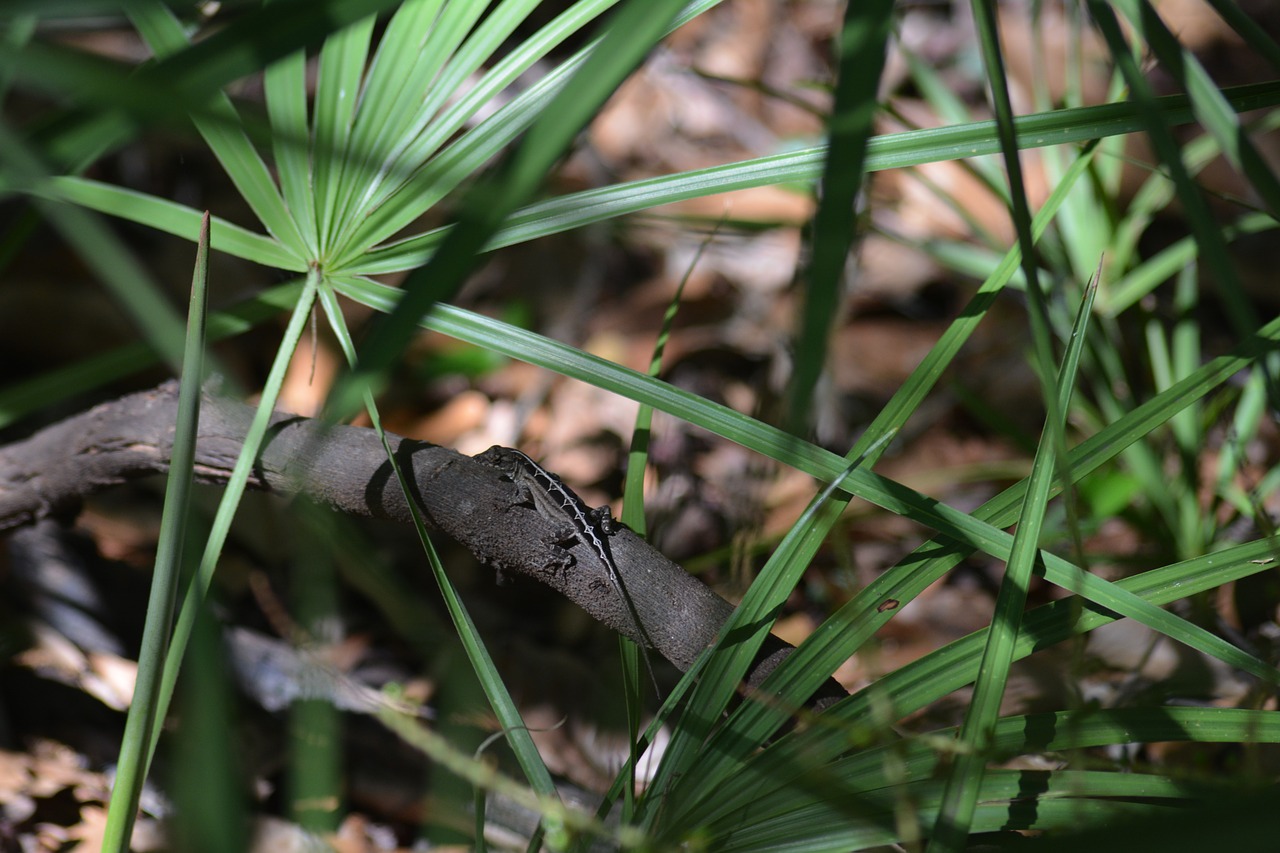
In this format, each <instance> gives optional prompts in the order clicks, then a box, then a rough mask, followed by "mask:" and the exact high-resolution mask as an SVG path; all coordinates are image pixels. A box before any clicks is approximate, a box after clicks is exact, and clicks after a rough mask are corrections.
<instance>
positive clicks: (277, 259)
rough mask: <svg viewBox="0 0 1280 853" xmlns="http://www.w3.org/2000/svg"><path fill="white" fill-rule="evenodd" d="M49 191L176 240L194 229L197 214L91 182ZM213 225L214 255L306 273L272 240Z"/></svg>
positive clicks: (302, 261) (75, 180)
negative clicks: (223, 254)
mask: <svg viewBox="0 0 1280 853" xmlns="http://www.w3.org/2000/svg"><path fill="white" fill-rule="evenodd" d="M49 188H50V194H51V195H53V196H54V197H56V198H58V199H62V200H64V201H68V202H72V203H75V204H78V205H80V206H81V207H85V208H88V209H89V210H96V211H98V212H99V213H106V214H108V215H110V216H116V217H119V218H121V219H127V220H129V221H130V222H137V223H138V224H140V225H146V226H147V227H149V228H154V229H156V230H157V231H162V232H164V233H166V234H173V235H175V236H178V237H182V236H186V233H187V230H188V229H189V228H191V227H198V226H199V224H200V218H201V215H202V214H201V213H200V212H199V211H197V210H195V209H194V208H191V207H188V206H186V205H184V204H179V203H177V202H174V201H170V200H168V199H163V198H159V197H157V196H153V195H148V194H147V193H140V192H137V191H135V190H130V189H125V188H124V187H117V186H114V185H112V184H108V183H103V182H102V181H95V180H93V179H91V178H80V177H73V176H62V177H58V178H54V179H53V180H52V181H50V182H49ZM213 225H214V237H213V241H214V242H213V248H214V249H215V250H216V251H219V252H226V253H227V254H229V255H235V256H236V257H239V258H244V259H245V260H247V261H253V262H254V263H257V264H262V265H263V266H266V267H272V268H274V269H280V270H289V271H291V272H305V271H306V269H307V263H306V258H305V257H304V256H301V255H297V254H295V253H294V252H293V250H292V249H290V248H288V247H286V246H284V245H283V244H281V243H280V241H279V240H276V239H275V238H273V237H268V236H266V235H265V234H257V233H255V232H253V231H250V230H248V229H247V228H244V227H242V226H239V225H234V224H232V223H230V222H227V221H226V220H225V219H221V218H219V217H216V216H215V217H214V218H213Z"/></svg>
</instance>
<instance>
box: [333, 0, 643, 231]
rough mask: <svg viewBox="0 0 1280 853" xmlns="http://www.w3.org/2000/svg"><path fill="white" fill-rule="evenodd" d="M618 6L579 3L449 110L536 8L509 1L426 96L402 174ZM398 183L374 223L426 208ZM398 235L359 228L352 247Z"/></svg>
mask: <svg viewBox="0 0 1280 853" xmlns="http://www.w3.org/2000/svg"><path fill="white" fill-rule="evenodd" d="M617 2H618V0H580V2H578V3H575V4H574V5H573V6H572V7H570V8H569V9H567V10H565V11H564V12H563V13H561V14H560V15H558V16H557V17H556V18H555V19H554V20H553V21H551V22H550V23H549V24H547V25H546V26H545V27H543V28H542V29H540V30H538V32H537V33H535V34H533V35H532V36H529V37H526V38H521V39H520V42H519V44H517V45H515V46H514V49H512V50H511V51H510V52H509V53H507V54H506V55H505V56H503V57H502V58H501V59H500V60H498V61H497V62H496V63H495V64H494V66H493V67H492V68H490V69H487V70H485V71H484V72H483V76H482V77H481V79H480V80H479V81H478V82H477V83H476V84H475V85H473V86H471V87H469V88H468V89H467V90H466V92H465V93H462V94H461V97H458V98H457V100H456V101H455V102H454V103H452V104H449V105H447V106H446V105H445V103H444V99H445V96H446V95H447V94H450V93H452V94H453V95H455V96H456V95H458V94H459V89H460V88H461V87H462V84H463V82H464V81H465V80H466V78H467V77H468V76H469V75H472V74H475V73H477V72H479V71H480V66H481V64H482V63H483V62H485V61H486V60H488V59H489V58H491V57H492V56H493V54H494V53H495V52H497V51H498V50H499V48H501V47H503V42H504V41H505V40H506V39H507V38H508V37H509V36H510V34H511V32H512V30H513V28H514V27H516V26H518V25H519V23H520V22H521V21H522V20H523V19H524V18H525V17H526V16H527V15H528V13H529V11H530V10H531V9H532V8H534V7H535V6H536V5H537V0H506V2H504V3H503V4H502V6H501V7H499V9H497V10H495V11H494V12H493V13H492V14H491V15H489V16H487V17H486V18H485V19H484V21H482V22H481V23H480V25H479V26H478V27H477V28H476V31H475V32H474V33H473V34H472V35H471V36H470V37H469V38H468V39H467V41H466V43H465V44H464V45H463V46H462V47H461V48H460V49H459V50H458V52H457V53H456V54H455V55H454V56H453V58H452V59H451V60H450V62H449V65H448V67H447V68H446V69H445V71H444V74H443V76H442V78H441V79H440V80H439V81H438V82H437V83H436V84H434V85H433V86H432V87H431V89H430V90H429V91H428V92H427V97H426V98H425V100H424V101H423V104H422V107H421V108H420V109H419V115H418V121H417V123H416V125H415V127H414V130H413V134H412V141H411V142H410V143H409V145H408V146H407V147H406V148H405V149H404V151H403V152H402V153H401V155H400V162H401V163H402V164H403V165H402V166H401V167H400V171H401V172H405V171H406V170H411V171H417V170H418V169H419V168H420V167H421V165H422V164H425V163H426V162H427V160H428V158H429V157H431V156H432V155H434V154H435V153H436V152H437V151H438V150H439V149H440V147H441V146H442V145H444V144H445V142H446V141H448V140H449V139H450V138H451V137H453V136H454V135H455V134H456V133H458V131H459V130H461V129H462V127H463V125H464V124H465V123H466V122H467V121H469V120H471V119H473V118H474V117H475V115H476V113H478V112H479V111H480V109H481V108H482V107H484V106H485V105H486V104H488V103H490V102H491V101H492V100H493V99H494V97H495V96H497V95H498V94H499V93H500V92H501V91H503V90H504V89H505V88H506V87H507V86H509V85H510V84H511V83H513V82H514V81H515V80H516V78H517V77H519V76H520V75H521V74H523V73H524V72H526V71H528V70H529V68H530V67H532V66H533V64H534V63H535V62H538V61H540V60H542V59H544V58H545V57H546V56H547V54H548V53H549V52H550V51H551V50H552V49H553V48H554V47H556V46H557V45H559V44H561V43H562V42H563V41H564V40H565V39H566V38H568V37H569V36H571V35H573V34H574V33H575V32H577V31H578V30H579V29H581V28H582V27H583V26H585V25H587V24H589V23H591V21H593V20H594V19H595V18H596V17H598V16H599V15H600V14H601V13H603V12H604V11H605V10H607V9H608V8H609V7H611V6H613V5H615V4H616V3H617ZM572 63H573V60H570V62H569V63H568V64H570V65H571V64H572ZM553 73H554V74H557V75H559V74H563V73H565V71H564V70H563V67H562V68H561V69H557V70H556V71H555V72H553ZM518 97H522V96H518ZM495 127H496V126H495V125H490V129H486V130H485V131H484V132H483V133H481V135H482V136H484V135H488V134H489V133H490V132H491V130H492V129H493V128H495ZM503 135H504V136H506V135H507V134H503ZM397 177H398V180H390V179H389V180H387V181H384V182H383V183H382V185H381V187H380V189H379V192H378V193H377V194H376V195H375V196H374V197H373V198H372V199H371V200H370V203H369V207H370V208H371V209H372V217H371V218H377V219H378V220H385V221H387V222H388V223H393V222H396V221H401V219H402V216H403V214H402V213H398V211H408V210H411V209H413V208H414V207H415V206H418V207H421V206H422V202H418V203H417V204H416V205H415V203H414V202H413V195H412V192H411V191H407V190H405V184H406V183H407V182H409V181H410V180H412V176H411V175H410V174H401V175H398V176H397ZM402 191H403V193H402ZM398 230H399V228H398V227H396V226H395V225H394V224H387V225H384V224H381V223H368V224H361V226H360V230H359V231H358V232H357V234H356V235H355V236H353V237H352V238H351V241H350V242H351V243H352V244H354V245H364V246H371V245H373V244H374V243H378V242H381V240H383V239H386V238H387V237H390V236H391V235H392V234H394V233H395V232H396V231H398Z"/></svg>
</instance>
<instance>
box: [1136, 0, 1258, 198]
mask: <svg viewBox="0 0 1280 853" xmlns="http://www.w3.org/2000/svg"><path fill="white" fill-rule="evenodd" d="M1115 5H1116V6H1117V7H1118V8H1119V9H1120V11H1121V12H1122V13H1123V14H1124V16H1125V18H1127V19H1128V21H1129V23H1130V25H1131V26H1133V27H1134V28H1135V29H1136V30H1137V31H1138V32H1139V33H1140V34H1141V36H1142V39H1143V41H1144V42H1145V43H1146V44H1147V45H1148V46H1149V47H1150V48H1151V50H1152V51H1153V52H1154V53H1155V55H1156V58H1157V59H1159V60H1160V64H1161V66H1163V67H1164V69H1165V70H1166V71H1167V72H1168V73H1169V74H1170V75H1171V76H1172V77H1173V79H1174V80H1175V81H1177V83H1178V84H1179V86H1180V87H1181V88H1184V89H1185V90H1186V91H1187V93H1188V94H1189V95H1190V96H1191V105H1192V108H1193V109H1194V110H1195V113H1196V118H1197V120H1198V121H1199V122H1200V124H1201V125H1202V126H1203V127H1204V128H1205V130H1207V131H1209V133H1210V134H1212V136H1213V138H1214V139H1215V140H1217V142H1218V148H1219V149H1220V150H1221V151H1222V154H1223V155H1224V156H1225V157H1226V158H1227V161H1228V162H1229V163H1230V164H1231V165H1232V166H1233V167H1234V168H1235V169H1236V171H1237V172H1239V173H1240V174H1242V175H1243V176H1244V177H1245V178H1246V179H1247V180H1248V182H1249V186H1250V188H1251V189H1252V190H1253V191H1254V192H1256V193H1257V194H1258V195H1259V196H1260V197H1261V198H1262V201H1263V203H1264V204H1265V205H1266V206H1267V208H1268V209H1269V210H1270V211H1271V214H1272V215H1273V216H1275V215H1277V214H1280V182H1277V180H1276V176H1275V173H1274V172H1272V171H1271V168H1270V167H1269V166H1268V165H1267V164H1266V161H1264V160H1263V159H1262V156H1261V154H1259V153H1258V149H1257V147H1256V146H1255V145H1254V144H1253V142H1252V141H1251V140H1250V139H1249V136H1248V135H1247V134H1246V133H1245V132H1244V129H1243V128H1242V127H1241V125H1240V117H1239V116H1237V115H1236V113H1235V112H1234V111H1233V110H1232V109H1231V106H1230V105H1229V104H1228V103H1227V100H1226V98H1224V97H1223V95H1222V92H1221V91H1220V90H1219V88H1218V86H1217V84H1215V83H1214V82H1213V79H1212V78H1210V77H1209V73H1208V72H1207V71H1206V70H1205V68H1204V66H1203V65H1201V64H1200V60H1199V59H1197V58H1196V56H1195V55H1194V54H1193V53H1192V52H1191V51H1190V50H1188V49H1187V48H1184V47H1183V46H1182V45H1181V44H1180V43H1179V42H1178V39H1177V38H1176V37H1175V36H1174V35H1173V33H1171V32H1170V31H1169V28H1168V27H1166V26H1165V24H1164V22H1163V21H1162V20H1160V16H1159V15H1157V14H1156V11H1155V9H1153V8H1152V7H1151V4H1150V3H1149V2H1147V0H1117V2H1116V3H1115Z"/></svg>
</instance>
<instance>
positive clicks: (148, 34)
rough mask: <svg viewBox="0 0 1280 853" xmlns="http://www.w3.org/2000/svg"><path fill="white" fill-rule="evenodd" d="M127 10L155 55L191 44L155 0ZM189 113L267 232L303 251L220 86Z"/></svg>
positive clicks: (273, 185) (268, 174)
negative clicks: (206, 101)
mask: <svg viewBox="0 0 1280 853" xmlns="http://www.w3.org/2000/svg"><path fill="white" fill-rule="evenodd" d="M281 5H283V4H281ZM129 15H130V19H131V20H132V21H133V23H134V25H135V26H136V27H137V28H138V32H139V33H141V34H142V37H143V38H144V39H145V40H146V42H147V44H148V46H150V47H151V49H152V50H153V51H154V52H155V54H156V56H157V57H160V58H161V59H163V58H165V57H169V56H174V55H176V54H179V53H181V52H182V51H183V50H184V49H186V48H188V47H189V46H190V41H189V39H188V38H187V34H186V31H185V30H183V28H182V24H181V22H179V21H178V19H177V18H176V17H174V15H173V12H172V11H171V10H170V9H169V7H167V6H165V5H164V4H163V3H162V2H160V0H135V2H134V3H132V4H131V5H130V7H129ZM191 118H192V121H193V122H194V123H195V125H196V129H197V130H199V131H200V135H201V136H202V137H204V141H205V143H206V144H207V145H208V146H209V149H210V150H211V151H212V152H213V154H214V156H215V157H217V158H218V162H219V163H221V164H222V168H223V169H224V170H226V173H227V177H229V178H230V179H231V182H232V183H233V184H235V187H236V190H237V192H239V193H240V196H241V198H243V199H244V200H245V201H246V202H247V203H248V205H249V207H250V209H252V210H253V213H254V215H255V216H257V217H258V221H260V222H261V223H262V224H263V226H264V227H265V228H266V229H267V232H268V233H269V234H271V236H273V237H275V238H276V239H277V240H279V241H280V242H281V243H282V244H283V245H285V246H286V247H288V248H289V249H290V250H291V251H292V252H293V253H294V254H296V255H298V256H300V257H305V256H306V242H305V241H304V240H303V237H302V231H301V230H300V229H299V227H298V223H297V222H296V221H294V219H293V217H292V216H290V215H289V210H288V208H287V207H285V203H284V199H283V198H282V197H281V195H280V191H279V189H278V188H277V187H276V183H275V180H274V179H273V178H272V176H271V171H270V170H269V169H268V168H267V164H266V163H265V162H263V160H262V157H261V156H260V155H259V154H258V151H257V149H255V148H254V146H253V143H252V142H250V141H249V136H248V134H246V133H245V132H244V130H243V128H242V127H241V125H240V118H239V115H238V114H237V113H236V110H235V107H234V106H232V104H231V99H230V98H229V97H227V96H226V95H225V94H223V93H221V92H219V93H217V94H215V95H214V96H213V97H212V100H211V103H210V104H209V105H208V111H207V112H203V113H192V116H191Z"/></svg>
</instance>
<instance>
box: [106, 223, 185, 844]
mask: <svg viewBox="0 0 1280 853" xmlns="http://www.w3.org/2000/svg"><path fill="white" fill-rule="evenodd" d="M196 246H197V251H196V262H195V272H194V274H193V275H192V277H191V302H190V306H189V307H188V310H187V334H186V342H185V346H184V348H183V353H182V376H181V385H180V386H179V388H178V417H177V424H176V425H175V426H174V433H173V450H172V453H171V455H170V460H169V475H168V479H167V481H166V484H165V495H164V511H163V514H162V515H161V517H160V536H159V539H158V541H157V543H156V559H155V570H154V571H153V572H152V575H151V595H150V598H149V599H148V601H147V617H146V623H145V624H144V625H143V629H142V645H141V648H140V650H139V652H138V675H137V678H136V680H135V682H134V692H133V701H132V703H131V704H130V706H129V714H128V718H127V719H126V721H125V730H124V736H123V739H122V740H121V744H120V758H119V761H118V762H117V764H116V768H117V769H116V780H115V785H114V786H113V788H112V791H111V802H110V804H109V807H108V810H107V827H106V831H105V835H104V839H103V849H104V850H107V851H119V850H126V849H128V845H129V839H130V837H131V836H132V834H133V823H134V816H135V815H136V814H137V811H138V803H139V801H140V800H141V797H142V786H143V783H144V782H145V781H146V777H147V770H148V766H149V764H150V751H149V748H148V738H149V737H150V733H151V729H152V727H153V726H154V725H155V724H156V720H157V717H158V716H162V714H163V712H161V711H159V689H160V678H161V674H162V673H163V670H164V658H165V653H166V652H167V650H168V647H169V631H170V629H171V628H172V626H173V613H174V609H175V605H176V602H177V591H178V587H179V586H180V582H181V581H180V579H181V576H182V569H183V565H184V563H185V556H184V555H185V541H186V529H187V514H188V508H189V505H190V502H191V488H192V485H193V482H194V479H195V453H196V428H197V427H198V425H199V423H200V391H201V385H202V383H203V381H204V342H205V313H206V310H207V306H208V298H209V287H208V285H209V218H208V216H207V215H206V217H205V220H204V222H203V224H202V226H201V229H200V234H199V237H198V239H197V241H196Z"/></svg>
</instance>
